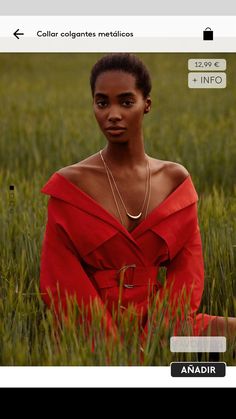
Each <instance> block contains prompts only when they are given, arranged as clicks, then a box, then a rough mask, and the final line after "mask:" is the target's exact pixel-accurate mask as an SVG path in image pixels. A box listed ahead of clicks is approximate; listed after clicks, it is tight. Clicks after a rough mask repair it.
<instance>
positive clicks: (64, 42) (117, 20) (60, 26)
mask: <svg viewBox="0 0 236 419" xmlns="http://www.w3.org/2000/svg"><path fill="white" fill-rule="evenodd" d="M207 27H210V28H211V29H212V30H213V32H214V40H213V41H203V31H204V29H205V28H207ZM17 30H18V31H17ZM16 31H17V33H20V34H23V35H19V36H18V38H19V39H18V38H17V37H16V36H14V35H13V34H14V32H16ZM235 41H236V16H221V17H219V16H188V17H186V16H142V17H140V16H109V17H108V16H86V17H85V16H30V17H29V16H22V17H20V18H19V16H5V17H3V16H1V17H0V51H1V52H7V51H9V52H33V51H35V52H54V51H55V52H56V51H59V52H60V51H61V52H85V51H87V52H100V51H101V52H105V51H134V52H145V51H147V52H162V51H163V52H164V51H166V52H171V51H173V52H175V51H179V52H181V51H182V52H188V51H189V52H190V51H191V52H198V51H199V52H201V51H202V52H211V51H212V52H217V51H218V52H235V51H236V42H235Z"/></svg>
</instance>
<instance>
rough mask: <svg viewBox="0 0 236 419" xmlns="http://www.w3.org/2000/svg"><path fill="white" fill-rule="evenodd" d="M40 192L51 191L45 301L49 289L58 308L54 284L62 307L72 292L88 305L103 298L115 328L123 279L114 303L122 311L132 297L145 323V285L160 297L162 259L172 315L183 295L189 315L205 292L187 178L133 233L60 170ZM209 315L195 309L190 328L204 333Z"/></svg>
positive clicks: (43, 267)
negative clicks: (165, 270)
mask: <svg viewBox="0 0 236 419" xmlns="http://www.w3.org/2000/svg"><path fill="white" fill-rule="evenodd" d="M41 192H42V193H45V194H48V195H50V196H51V197H50V199H49V201H48V220H47V226H46V231H45V236H44V241H43V247H42V255H41V266H40V289H41V292H42V296H43V298H44V301H45V302H46V304H47V305H50V297H49V293H51V295H52V296H53V299H54V304H55V306H56V308H57V309H58V289H59V290H60V298H61V301H62V306H63V309H64V311H65V312H66V294H68V295H74V294H75V295H76V298H77V301H78V303H79V304H82V303H83V304H85V305H87V306H89V302H90V300H91V299H92V300H94V299H96V300H97V301H98V302H99V304H100V305H101V306H102V307H104V305H103V303H104V302H105V301H106V303H107V309H106V313H105V314H104V316H105V318H106V320H107V324H108V328H112V329H113V328H114V329H115V325H114V324H113V321H112V318H111V312H112V307H116V308H117V307H118V298H119V289H120V287H119V281H120V280H121V281H123V286H122V300H121V301H119V309H120V310H121V311H123V310H124V309H125V308H126V307H127V305H128V303H131V302H133V303H134V304H135V307H136V311H137V313H139V314H140V315H141V314H142V317H141V318H142V322H143V326H145V322H146V320H147V300H148V295H149V293H148V290H149V291H150V290H151V289H152V290H154V293H156V292H158V293H159V294H158V295H159V302H158V304H160V303H161V301H162V300H163V298H164V288H163V287H161V285H160V283H158V281H157V279H156V278H157V274H158V267H159V266H160V265H161V266H166V268H167V273H166V275H167V277H166V289H167V291H168V292H169V297H168V306H169V307H171V310H172V316H173V317H174V316H175V315H176V313H175V310H176V304H177V303H176V301H177V300H178V299H179V300H178V301H179V303H180V305H181V307H182V311H184V308H185V307H186V301H185V300H184V298H183V295H185V296H187V297H188V298H190V308H189V310H188V314H189V318H190V319H193V316H194V315H195V314H196V311H197V310H198V308H199V305H200V302H201V297H202V292H203V283H204V263H203V257H202V245H201V236H200V231H199V225H198V216H197V200H198V196H197V193H196V190H195V188H194V185H193V183H192V180H191V177H190V176H188V177H187V178H186V179H185V180H184V182H183V183H181V184H180V185H179V186H178V187H177V189H175V190H174V191H173V192H172V193H171V194H170V195H169V196H168V197H167V198H166V199H165V200H164V201H163V202H162V203H161V204H160V205H159V206H158V207H156V208H155V209H154V210H153V211H151V213H150V214H149V215H148V216H147V218H146V219H145V220H143V221H142V222H141V223H140V224H139V225H138V226H137V227H136V228H135V229H134V230H133V231H132V232H128V231H127V230H126V229H125V228H124V227H123V225H121V223H120V222H119V221H118V219H116V218H115V217H114V216H113V215H111V214H110V213H109V212H108V211H106V210H105V209H104V208H103V207H102V206H101V205H100V204H99V203H97V202H96V201H95V200H94V199H93V198H91V197H90V196H89V195H88V194H86V193H85V192H83V191H82V190H81V189H79V188H78V187H77V186H76V185H74V184H73V183H72V182H70V181H69V180H67V179H66V178H65V177H64V176H62V175H61V174H59V173H57V172H56V173H54V174H53V175H52V176H51V177H50V179H49V181H48V182H47V183H46V184H45V185H44V187H43V188H42V190H41ZM126 265H131V266H128V267H127V266H126ZM132 265H133V266H132ZM134 265H135V266H134ZM125 266H126V268H124V267H125ZM122 267H123V269H121V268H122ZM118 271H119V272H118ZM183 291H184V293H183ZM104 310H105V308H104ZM213 318H214V317H213V316H209V315H204V316H203V315H201V314H198V315H197V317H196V322H195V323H194V334H199V333H201V329H200V323H201V322H202V321H203V324H204V327H206V326H207V325H208V323H209V321H211V320H212V319H213ZM88 321H89V318H88Z"/></svg>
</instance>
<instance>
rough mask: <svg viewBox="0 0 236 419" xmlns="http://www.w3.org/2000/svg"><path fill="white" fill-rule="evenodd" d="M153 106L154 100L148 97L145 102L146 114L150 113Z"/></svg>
mask: <svg viewBox="0 0 236 419" xmlns="http://www.w3.org/2000/svg"><path fill="white" fill-rule="evenodd" d="M151 105H152V100H151V98H150V97H149V96H148V97H147V99H146V102H145V106H144V113H148V112H149V111H150V109H151Z"/></svg>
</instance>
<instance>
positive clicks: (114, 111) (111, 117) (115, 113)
mask: <svg viewBox="0 0 236 419" xmlns="http://www.w3.org/2000/svg"><path fill="white" fill-rule="evenodd" d="M121 119H122V117H121V114H120V112H119V110H118V108H117V107H113V108H111V109H110V112H109V114H108V121H120V120H121Z"/></svg>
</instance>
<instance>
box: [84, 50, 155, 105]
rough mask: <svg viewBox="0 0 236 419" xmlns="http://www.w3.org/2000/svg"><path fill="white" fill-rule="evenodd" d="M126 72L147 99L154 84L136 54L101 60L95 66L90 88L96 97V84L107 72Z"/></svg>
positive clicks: (120, 54) (122, 54) (115, 55)
mask: <svg viewBox="0 0 236 419" xmlns="http://www.w3.org/2000/svg"><path fill="white" fill-rule="evenodd" d="M112 70H113V71H124V72H126V73H129V74H132V75H133V76H134V77H135V80H136V87H137V89H140V90H141V92H142V94H143V97H144V98H145V99H146V98H147V96H148V95H149V94H150V92H151V88H152V82H151V77H150V74H149V71H148V69H147V68H146V66H145V65H144V63H143V62H142V61H141V60H140V59H139V58H138V57H137V56H136V55H134V54H130V53H113V54H108V55H105V56H104V57H102V58H100V60H98V61H97V62H96V63H95V65H94V66H93V68H92V70H91V74H90V86H91V90H92V95H93V96H94V91H95V84H96V80H97V78H98V76H99V75H100V74H101V73H104V72H106V71H112Z"/></svg>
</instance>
